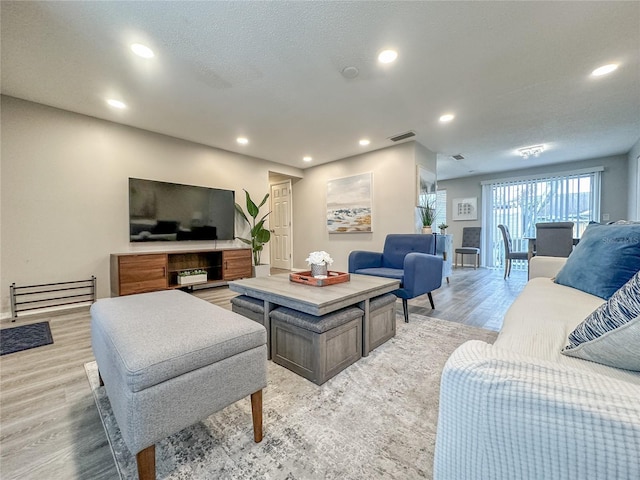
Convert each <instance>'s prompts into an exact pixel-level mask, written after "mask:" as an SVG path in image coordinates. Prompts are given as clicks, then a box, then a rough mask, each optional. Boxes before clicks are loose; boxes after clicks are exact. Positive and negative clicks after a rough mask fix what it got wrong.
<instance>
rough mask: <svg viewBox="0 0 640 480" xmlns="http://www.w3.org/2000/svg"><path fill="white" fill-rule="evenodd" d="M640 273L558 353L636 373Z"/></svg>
mask: <svg viewBox="0 0 640 480" xmlns="http://www.w3.org/2000/svg"><path fill="white" fill-rule="evenodd" d="M639 345H640V272H638V273H636V274H635V275H634V276H633V277H632V278H631V280H629V281H628V282H627V283H626V284H625V285H624V286H623V287H622V288H621V289H620V290H618V291H617V292H616V293H614V294H613V296H612V297H611V298H610V299H609V301H608V302H607V303H605V304H603V305H601V306H600V307H598V308H597V309H596V310H595V311H594V312H593V313H592V314H591V315H589V316H588V317H587V318H586V319H585V320H584V321H583V322H582V323H581V324H580V325H578V326H577V327H576V329H575V330H574V331H573V332H572V333H571V334H570V335H569V345H567V346H566V347H565V348H564V349H563V350H562V353H564V354H565V355H571V356H573V357H578V358H583V359H585V360H591V361H593V362H598V363H602V364H604V365H609V366H612V367H617V368H624V369H627V370H635V371H640V348H639Z"/></svg>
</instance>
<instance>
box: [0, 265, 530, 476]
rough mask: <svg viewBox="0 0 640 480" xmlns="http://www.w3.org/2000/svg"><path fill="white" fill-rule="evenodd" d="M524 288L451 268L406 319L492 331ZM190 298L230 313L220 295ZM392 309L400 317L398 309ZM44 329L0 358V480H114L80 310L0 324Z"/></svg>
mask: <svg viewBox="0 0 640 480" xmlns="http://www.w3.org/2000/svg"><path fill="white" fill-rule="evenodd" d="M525 283H526V272H512V274H511V277H510V278H509V279H508V280H506V281H505V280H503V278H502V272H501V271H499V270H487V269H478V270H473V269H472V268H464V269H462V268H459V269H456V270H454V272H453V275H452V277H451V283H450V284H448V285H447V284H446V283H443V285H442V288H440V289H439V290H437V291H436V292H434V294H433V297H434V301H435V305H436V309H435V310H431V308H430V307H429V300H428V299H427V297H426V295H425V296H424V298H422V297H421V298H418V299H414V300H410V301H409V307H410V308H409V310H410V313H417V314H421V315H426V316H431V317H436V318H440V319H443V320H450V321H454V322H459V323H463V324H467V325H474V326H478V327H484V328H489V329H492V330H498V329H499V328H500V326H501V323H502V317H503V315H504V312H505V311H506V309H507V308H508V307H509V306H510V305H511V303H512V301H513V299H514V298H515V297H516V296H517V295H518V293H520V291H521V290H522V288H523V286H524V284H525ZM196 295H197V296H199V297H200V298H203V299H205V300H207V301H210V302H212V303H215V304H217V305H220V306H222V307H224V308H228V309H230V308H231V305H230V303H229V300H230V299H231V298H232V297H233V296H235V293H234V292H231V291H230V290H229V289H228V288H227V287H218V288H214V289H207V290H200V291H197V292H196ZM397 308H399V309H401V308H402V305H401V303H400V302H398V303H397ZM38 321H49V322H50V325H51V331H52V334H53V338H54V343H53V344H52V345H47V346H43V347H39V348H34V349H31V350H26V351H23V352H18V353H13V354H9V355H5V356H2V357H0V478H2V479H3V480H9V479H65V480H71V479H92V480H93V479H115V478H117V473H116V469H115V466H114V463H113V458H112V456H111V450H110V448H109V445H108V443H107V439H106V436H105V433H104V430H103V427H102V424H101V422H100V418H99V416H98V412H97V410H96V407H95V404H94V401H93V397H92V395H91V391H90V389H89V383H88V381H87V378H86V375H85V372H84V367H83V366H84V364H85V363H86V362H90V361H93V360H94V358H93V354H92V352H91V339H90V330H89V321H90V317H89V310H88V308H80V309H75V310H74V311H66V312H65V313H57V314H53V315H52V314H49V315H38V316H31V317H22V318H20V319H19V320H18V321H17V322H16V323H11V322H10V321H9V320H3V321H2V322H1V323H0V325H1V327H2V328H9V327H12V326H16V325H24V324H27V323H35V322H38Z"/></svg>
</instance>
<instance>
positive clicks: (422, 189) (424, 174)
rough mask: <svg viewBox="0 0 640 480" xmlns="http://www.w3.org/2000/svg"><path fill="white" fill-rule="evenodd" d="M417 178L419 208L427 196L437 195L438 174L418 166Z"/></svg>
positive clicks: (417, 203)
mask: <svg viewBox="0 0 640 480" xmlns="http://www.w3.org/2000/svg"><path fill="white" fill-rule="evenodd" d="M416 178H417V182H416V206H417V207H419V206H421V205H423V204H424V197H425V195H432V194H433V195H435V194H436V174H435V172H431V171H429V170H427V169H426V168H425V167H423V166H422V165H418V166H417V172H416Z"/></svg>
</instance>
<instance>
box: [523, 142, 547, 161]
mask: <svg viewBox="0 0 640 480" xmlns="http://www.w3.org/2000/svg"><path fill="white" fill-rule="evenodd" d="M542 152H544V145H532V146H531V147H524V148H519V149H518V153H519V154H520V156H521V157H522V158H524V159H525V160H526V159H527V158H529V157H537V156H539V155H540V154H541V153H542Z"/></svg>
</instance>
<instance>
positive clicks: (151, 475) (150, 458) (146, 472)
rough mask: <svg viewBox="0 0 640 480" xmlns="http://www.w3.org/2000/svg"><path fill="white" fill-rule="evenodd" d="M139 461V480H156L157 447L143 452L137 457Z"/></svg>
mask: <svg viewBox="0 0 640 480" xmlns="http://www.w3.org/2000/svg"><path fill="white" fill-rule="evenodd" d="M136 460H137V461H138V479H139V480H156V446H155V445H151V446H150V447H147V448H145V449H144V450H141V451H140V452H138V454H137V455H136Z"/></svg>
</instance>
